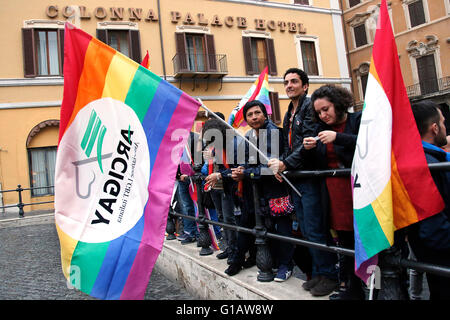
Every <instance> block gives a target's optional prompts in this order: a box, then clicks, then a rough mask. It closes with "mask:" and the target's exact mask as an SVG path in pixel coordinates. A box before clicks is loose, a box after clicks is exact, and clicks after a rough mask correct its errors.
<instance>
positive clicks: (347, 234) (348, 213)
mask: <svg viewBox="0 0 450 320" xmlns="http://www.w3.org/2000/svg"><path fill="white" fill-rule="evenodd" d="M352 103H353V96H352V94H351V93H350V92H349V91H348V90H347V89H345V88H343V87H337V86H331V85H325V86H322V87H320V88H319V89H317V90H316V91H314V93H313V94H312V96H311V104H312V105H313V119H314V120H315V121H316V122H318V123H319V129H318V132H319V133H318V135H317V137H308V138H304V140H303V146H304V150H305V151H304V154H305V156H307V157H311V158H312V159H314V161H315V163H317V164H318V166H319V168H320V169H334V168H350V167H351V165H352V161H353V155H354V153H355V147H356V138H357V135H358V130H359V126H360V123H361V112H355V113H349V112H348V109H349V108H350V107H351V105H352ZM326 186H327V188H326V189H327V190H328V197H323V198H325V199H327V198H328V199H329V203H328V212H329V221H330V228H331V229H332V230H335V231H336V232H337V235H338V239H339V240H338V241H339V242H340V244H341V245H342V246H343V247H347V248H353V246H354V240H353V202H352V189H351V182H350V179H349V178H347V177H328V178H326ZM354 263H355V262H354V259H353V258H350V257H347V256H344V257H343V259H342V263H341V265H340V270H339V275H340V278H341V279H340V282H341V287H340V289H339V293H338V294H336V295H332V296H331V297H330V299H332V300H341V299H342V300H348V299H352V300H353V299H358V300H364V297H365V296H364V291H363V290H362V282H361V280H360V279H358V278H357V277H356V276H355V274H354V271H353V270H354Z"/></svg>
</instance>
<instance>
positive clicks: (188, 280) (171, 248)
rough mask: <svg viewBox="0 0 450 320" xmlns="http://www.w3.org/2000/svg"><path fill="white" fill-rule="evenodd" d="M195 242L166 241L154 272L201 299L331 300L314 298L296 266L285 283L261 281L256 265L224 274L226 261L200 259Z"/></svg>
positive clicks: (211, 258)
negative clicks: (305, 288)
mask: <svg viewBox="0 0 450 320" xmlns="http://www.w3.org/2000/svg"><path fill="white" fill-rule="evenodd" d="M199 252H200V248H199V247H197V244H196V242H194V243H190V244H186V245H182V244H181V242H180V241H178V240H165V241H164V246H163V249H162V251H161V254H160V255H159V257H158V260H157V261H156V265H155V270H158V271H159V272H161V273H163V274H164V275H165V276H166V277H167V278H169V279H170V280H172V281H174V282H175V281H176V282H178V283H179V284H181V285H182V286H183V287H185V288H186V290H187V291H188V292H190V293H191V294H194V295H196V296H198V297H199V299H214V300H241V299H242V300H328V296H324V297H313V296H312V295H311V294H310V293H309V292H308V291H306V290H304V289H303V288H302V284H303V282H304V280H302V279H300V278H301V277H303V276H304V275H303V274H301V272H300V271H299V269H298V268H297V267H295V269H294V270H295V271H294V275H293V276H291V277H290V278H289V279H288V280H287V281H285V282H275V281H271V282H259V281H258V280H257V272H258V269H257V267H256V266H254V267H252V268H249V269H243V270H242V271H241V272H239V273H238V274H237V275H235V276H232V277H230V276H228V275H227V274H225V272H224V271H225V269H226V268H227V267H228V265H227V263H226V259H224V260H219V259H217V258H216V255H217V254H218V253H219V252H220V251H216V252H214V253H213V254H212V255H209V256H200V254H199Z"/></svg>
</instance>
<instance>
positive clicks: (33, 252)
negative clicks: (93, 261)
mask: <svg viewBox="0 0 450 320" xmlns="http://www.w3.org/2000/svg"><path fill="white" fill-rule="evenodd" d="M59 250H60V248H59V241H58V235H57V233H56V229H55V225H54V224H53V223H46V224H40V225H27V226H21V227H8V228H0V300H21V299H25V300H92V299H94V298H92V297H90V296H88V295H86V294H84V293H82V292H80V291H78V290H74V289H68V288H67V286H66V281H65V278H64V276H63V274H62V271H61V262H60V251H59ZM191 299H195V297H193V296H191V295H190V294H189V293H188V292H187V291H186V290H185V289H184V288H182V287H180V286H179V285H178V284H176V283H173V282H171V281H169V280H168V279H166V278H165V277H164V276H163V275H162V274H161V273H158V272H156V271H154V272H153V273H152V277H151V279H150V285H149V286H148V287H147V291H146V293H145V300H191Z"/></svg>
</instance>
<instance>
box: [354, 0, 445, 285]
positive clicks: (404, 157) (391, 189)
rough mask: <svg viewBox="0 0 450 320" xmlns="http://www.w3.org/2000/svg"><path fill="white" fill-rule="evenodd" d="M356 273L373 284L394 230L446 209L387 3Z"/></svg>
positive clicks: (357, 192)
mask: <svg viewBox="0 0 450 320" xmlns="http://www.w3.org/2000/svg"><path fill="white" fill-rule="evenodd" d="M351 172H352V188H353V214H354V216H353V217H354V219H353V224H354V234H355V270H356V271H355V273H356V274H357V275H358V276H359V277H360V278H361V279H362V280H364V281H365V282H366V283H367V280H368V278H369V277H370V275H371V273H372V272H373V271H374V270H375V268H374V267H375V266H376V265H377V263H378V258H377V254H378V253H379V252H380V251H382V250H384V249H387V248H389V247H391V246H392V245H393V243H394V231H395V230H398V229H401V228H404V227H406V226H408V225H410V224H413V223H415V222H418V221H420V220H422V219H425V218H427V217H430V216H432V215H434V214H436V213H438V212H440V211H442V209H443V208H444V203H443V200H442V197H441V196H440V194H439V191H438V189H437V188H436V185H435V184H434V181H433V179H432V177H431V174H430V171H429V169H428V165H427V162H426V159H425V154H424V151H423V148H422V144H421V138H420V135H419V133H418V130H417V126H416V123H415V120H414V117H413V114H412V110H411V106H410V103H409V100H408V96H407V94H406V89H405V85H404V83H403V78H402V74H401V70H400V64H399V60H398V53H397V46H396V44H395V39H394V35H393V32H392V27H391V22H390V19H389V14H388V11H387V5H386V0H382V3H381V8H380V15H379V18H378V25H377V30H376V35H375V41H374V45H373V51H372V60H371V64H370V73H369V79H368V82H367V89H366V96H365V101H364V107H363V112H362V118H361V126H360V129H359V133H358V139H357V146H356V150H355V155H354V158H353V165H352V170H351Z"/></svg>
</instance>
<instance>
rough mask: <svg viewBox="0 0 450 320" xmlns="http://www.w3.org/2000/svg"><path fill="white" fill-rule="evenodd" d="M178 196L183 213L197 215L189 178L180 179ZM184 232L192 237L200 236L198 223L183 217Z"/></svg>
mask: <svg viewBox="0 0 450 320" xmlns="http://www.w3.org/2000/svg"><path fill="white" fill-rule="evenodd" d="M178 197H179V199H180V203H181V208H182V210H183V214H185V215H188V216H192V217H195V208H194V203H193V201H192V199H191V195H190V194H189V180H188V179H186V180H185V181H178ZM183 228H184V232H185V233H187V234H188V235H189V236H191V237H198V230H197V224H196V222H195V221H194V220H191V219H187V218H183Z"/></svg>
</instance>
